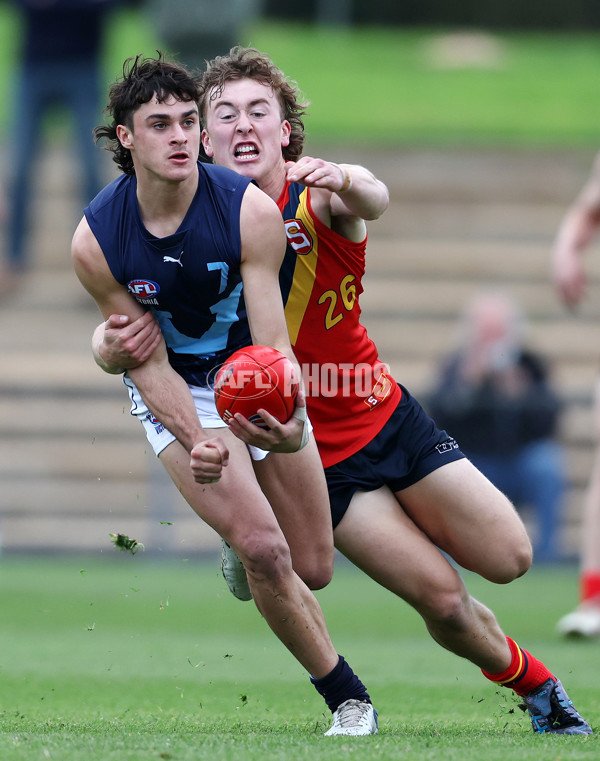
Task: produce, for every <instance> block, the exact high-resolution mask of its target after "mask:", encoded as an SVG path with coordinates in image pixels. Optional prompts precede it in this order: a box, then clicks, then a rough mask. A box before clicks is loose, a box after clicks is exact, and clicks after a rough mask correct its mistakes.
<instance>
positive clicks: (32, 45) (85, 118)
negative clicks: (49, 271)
mask: <svg viewBox="0 0 600 761" xmlns="http://www.w3.org/2000/svg"><path fill="white" fill-rule="evenodd" d="M12 3H13V5H14V6H16V7H17V8H18V9H19V11H20V13H21V21H22V29H23V38H22V53H21V63H20V68H19V71H18V74H17V81H16V88H17V91H16V100H15V108H14V113H13V126H12V131H11V133H10V134H9V136H8V141H9V142H8V150H7V155H8V159H9V162H10V169H9V171H10V177H9V178H8V192H7V240H6V260H7V261H6V267H5V269H6V271H5V272H4V273H3V276H2V278H1V282H0V290H3V291H5V292H6V291H9V290H11V289H12V288H13V287H15V286H16V285H17V284H18V281H19V279H20V276H21V275H22V274H23V273H24V272H25V271H26V270H27V268H28V267H29V266H30V264H31V252H30V251H29V249H28V241H27V238H28V234H29V230H30V227H31V224H32V219H31V217H32V214H31V206H32V200H33V197H34V189H35V183H36V177H37V176H38V174H37V172H38V170H37V166H36V162H37V159H38V157H39V147H40V143H41V141H42V136H43V129H44V116H45V115H46V113H47V112H48V111H49V110H50V109H51V108H53V107H56V106H59V107H64V108H66V109H67V110H68V111H69V112H70V114H71V115H72V118H73V127H74V130H73V142H74V143H75V144H76V147H75V148H74V149H73V153H78V155H79V160H80V167H81V184H80V188H81V197H82V200H83V201H84V204H85V203H87V202H88V201H89V200H90V199H92V198H93V197H94V196H95V195H96V193H97V192H98V191H99V190H100V188H101V187H102V185H103V184H104V182H103V178H102V177H101V163H100V158H99V156H98V151H96V150H95V146H94V142H93V138H92V130H93V128H94V127H95V125H96V124H97V123H98V120H99V117H100V113H101V108H102V106H101V104H102V89H103V87H102V84H103V83H102V75H101V66H102V61H101V55H102V46H103V42H104V31H105V26H106V21H107V18H108V14H109V12H110V11H111V10H112V9H113V8H114V7H115V6H116V5H118V4H120V2H119V0H12ZM82 205H83V204H82Z"/></svg>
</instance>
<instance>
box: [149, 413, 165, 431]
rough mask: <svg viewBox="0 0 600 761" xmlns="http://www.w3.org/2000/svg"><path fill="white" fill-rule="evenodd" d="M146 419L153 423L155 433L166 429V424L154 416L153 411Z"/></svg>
mask: <svg viewBox="0 0 600 761" xmlns="http://www.w3.org/2000/svg"><path fill="white" fill-rule="evenodd" d="M146 420H147V421H148V422H149V423H152V425H153V426H154V432H155V433H162V432H163V431H164V430H165V427H164V425H163V424H162V423H161V422H160V420H159V419H158V418H156V417H154V415H153V414H152V413H151V412H148V413H147V415H146Z"/></svg>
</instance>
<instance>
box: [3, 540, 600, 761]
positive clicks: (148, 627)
mask: <svg viewBox="0 0 600 761" xmlns="http://www.w3.org/2000/svg"><path fill="white" fill-rule="evenodd" d="M468 581H469V585H470V587H471V590H472V592H473V593H474V594H475V595H476V596H478V597H479V598H481V599H483V600H485V601H486V602H487V603H489V604H490V605H492V607H494V609H495V611H496V613H497V615H498V617H499V618H500V620H501V622H502V624H503V625H504V627H505V629H506V630H507V631H509V632H510V633H511V634H512V635H513V636H514V637H515V638H516V639H517V640H519V641H521V642H522V644H523V645H524V646H526V647H529V648H530V649H531V650H533V651H534V652H535V653H536V654H538V656H539V657H541V658H542V659H544V660H545V661H546V662H547V663H548V665H549V666H550V667H551V668H553V669H554V670H555V671H556V672H557V674H558V675H559V676H560V677H561V678H562V680H563V682H564V683H565V685H566V687H567V689H568V690H569V692H570V694H571V697H573V698H574V699H575V701H576V704H577V706H578V708H580V710H581V711H582V713H584V714H585V715H586V717H587V718H588V720H589V721H590V722H591V724H592V725H593V726H594V727H596V728H597V729H600V690H599V688H598V685H599V684H600V659H599V658H598V643H588V642H563V641H561V640H559V639H558V637H557V636H556V635H555V634H554V625H555V622H556V619H557V617H558V616H559V615H560V614H561V613H563V612H564V608H565V604H568V603H567V601H570V600H573V599H574V596H575V593H576V575H575V571H574V569H548V570H544V571H543V572H542V571H538V570H533V571H532V572H530V574H528V575H527V576H526V577H525V578H524V579H521V580H519V581H518V582H516V583H515V584H513V585H511V586H510V587H494V586H493V585H490V584H487V583H484V582H482V581H481V580H479V579H477V578H475V577H471V576H469V577H468ZM318 596H319V599H320V601H321V603H322V605H323V607H324V609H325V611H326V614H327V617H328V621H329V626H330V630H331V632H332V636H333V638H334V641H335V643H336V646H337V647H338V649H339V650H340V652H342V653H344V655H345V656H346V657H347V658H348V659H349V660H350V661H351V662H352V664H353V665H354V666H355V668H356V670H357V671H358V672H359V673H360V675H361V677H362V679H363V680H364V681H365V682H366V683H367V685H368V688H369V690H370V692H371V696H372V698H373V700H374V702H375V704H376V706H377V708H378V709H379V711H380V734H379V735H378V736H376V737H368V738H354V739H351V738H324V737H322V732H323V731H324V730H325V729H327V728H328V726H329V715H326V711H325V709H324V704H323V702H322V700H321V698H320V697H319V696H318V695H317V693H316V692H315V690H314V689H313V687H312V686H311V685H310V684H309V682H308V680H307V677H306V675H305V673H304V672H303V670H302V669H301V668H300V667H299V666H298V664H297V663H296V662H295V660H294V659H293V658H292V657H291V655H289V654H288V653H287V651H286V650H285V649H284V648H283V647H282V646H281V644H280V643H279V642H278V641H277V640H276V639H275V638H274V636H273V635H271V633H270V632H269V631H268V629H267V627H266V624H265V623H264V621H263V620H262V619H261V618H260V616H259V615H258V613H257V611H256V609H255V608H254V606H253V605H252V604H244V603H239V602H237V601H236V600H234V599H233V598H232V597H231V596H230V595H229V593H228V591H227V590H226V588H225V587H224V584H223V582H222V581H221V579H220V574H219V571H218V567H217V558H215V559H214V562H211V563H207V562H205V561H202V562H199V561H196V560H188V561H165V562H157V561H152V560H150V559H148V558H145V557H143V556H142V555H141V554H138V555H136V556H135V557H132V556H130V555H121V554H117V553H116V552H113V551H112V550H107V553H106V555H104V556H102V557H101V558H99V559H94V560H92V559H89V558H85V559H82V558H68V557H67V558H60V557H56V558H50V559H26V558H18V557H14V556H4V557H3V558H2V559H1V562H0V610H1V611H2V626H1V628H0V653H1V655H0V727H1V731H0V758H2V759H6V760H7V761H34V760H35V761H38V760H40V759H60V760H61V761H75V760H77V761H84V760H85V761H88V760H89V761H96V760H97V761H112V759H119V760H120V761H122V760H123V759H132V760H136V761H137V760H138V759H140V760H141V759H144V761H147V759H154V758H155V759H177V761H187V760H189V761H191V760H192V759H194V760H197V759H211V760H214V761H221V760H222V759H235V760H236V761H237V760H239V759H243V761H259V760H260V761H265V759H268V760H269V761H271V760H273V761H278V760H279V759H281V760H282V761H283V759H286V760H293V759H304V758H307V759H308V758H318V759H320V760H321V759H323V760H324V761H329V760H330V759H341V758H344V759H382V760H385V759H410V760H411V761H421V760H425V759H427V760H429V759H431V761H433V759H436V760H437V759H439V758H444V759H448V761H454V760H457V761H458V760H459V759H460V761H465V760H466V759H469V761H470V760H471V759H472V760H473V761H482V760H483V759H486V761H513V760H514V761H538V759H539V758H544V759H552V760H554V761H570V760H571V759H572V760H575V759H590V760H591V759H597V758H598V754H599V753H600V744H599V743H600V739H599V738H600V735H595V736H592V737H588V738H585V737H584V738H573V737H571V738H568V737H567V738H566V737H540V736H535V735H533V733H531V732H530V728H529V721H528V719H527V718H526V717H525V715H524V714H523V713H522V712H521V711H520V709H519V708H518V707H517V705H516V702H515V701H514V700H513V699H512V698H511V696H510V694H509V693H508V692H507V691H506V690H504V691H503V690H498V689H496V688H494V686H493V685H491V684H490V683H488V682H487V681H486V680H485V679H484V678H483V677H482V676H481V674H480V673H479V672H478V670H477V669H476V668H475V667H473V666H472V665H471V664H469V663H467V662H466V661H462V660H459V659H457V658H456V657H455V656H452V655H450V654H449V653H446V652H445V651H443V650H441V649H440V648H439V647H438V646H436V645H435V644H434V643H433V642H432V641H431V640H430V639H429V637H428V636H427V635H426V634H425V632H424V629H423V625H422V623H421V621H420V619H419V618H418V617H417V616H416V614H415V613H414V611H412V610H411V609H410V608H408V607H407V606H406V605H404V604H403V603H400V602H398V601H396V600H395V599H394V598H393V597H392V596H391V595H390V594H389V593H387V592H386V591H384V590H383V589H381V588H379V587H377V586H375V585H374V584H373V583H372V582H370V581H369V580H368V579H367V578H366V577H364V576H363V575H361V574H359V573H358V572H357V571H355V570H354V569H353V568H352V567H350V566H348V565H347V564H345V563H341V564H340V565H339V567H338V570H337V572H336V576H335V578H334V581H333V582H332V584H331V585H330V586H329V587H328V588H327V589H326V590H323V591H322V592H319V593H318ZM542 754H543V755H542Z"/></svg>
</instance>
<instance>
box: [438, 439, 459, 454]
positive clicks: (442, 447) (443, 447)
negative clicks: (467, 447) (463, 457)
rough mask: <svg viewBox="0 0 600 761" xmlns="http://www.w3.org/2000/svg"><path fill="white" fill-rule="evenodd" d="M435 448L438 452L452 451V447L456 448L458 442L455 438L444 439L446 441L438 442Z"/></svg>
mask: <svg viewBox="0 0 600 761" xmlns="http://www.w3.org/2000/svg"><path fill="white" fill-rule="evenodd" d="M436 449H437V451H438V452H439V453H440V454H446V453H447V452H452V450H453V449H458V444H457V443H456V440H455V439H446V441H442V443H441V444H438V445H437V446H436Z"/></svg>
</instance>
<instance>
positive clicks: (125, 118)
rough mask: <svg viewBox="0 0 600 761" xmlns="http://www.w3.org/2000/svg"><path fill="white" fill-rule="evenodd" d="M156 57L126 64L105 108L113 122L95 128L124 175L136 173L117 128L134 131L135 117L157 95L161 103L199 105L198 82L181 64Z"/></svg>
mask: <svg viewBox="0 0 600 761" xmlns="http://www.w3.org/2000/svg"><path fill="white" fill-rule="evenodd" d="M157 53H158V57H157V58H144V57H143V56H141V55H137V56H135V57H133V58H128V59H127V60H126V61H125V63H124V64H123V76H122V77H121V78H119V79H117V81H116V82H115V83H114V84H113V85H112V87H111V88H110V90H109V93H108V105H107V106H106V108H105V109H104V111H105V113H108V114H109V115H110V116H111V117H112V119H111V122H110V124H107V125H101V126H99V127H96V128H95V129H94V138H95V140H96V142H98V141H99V140H101V139H103V138H105V139H106V140H107V141H108V145H106V146H105V148H106V150H108V151H111V152H112V154H113V161H114V162H115V163H116V164H117V166H118V167H119V169H120V170H121V171H122V172H124V173H125V174H129V175H133V174H135V171H134V168H133V159H132V158H131V151H130V150H129V149H128V148H124V147H123V146H122V145H121V142H120V141H119V138H118V137H117V126H118V125H119V124H123V125H125V126H126V127H128V128H129V129H133V114H134V113H135V111H137V109H138V108H139V107H140V106H141V105H143V104H144V103H148V102H149V101H150V100H152V98H153V97H154V96H155V95H156V98H157V100H158V102H159V103H162V102H163V101H165V100H166V99H167V98H169V97H171V96H172V97H174V98H177V100H181V101H183V102H188V101H194V102H195V103H198V100H199V97H200V87H199V82H198V80H197V79H196V78H195V77H194V76H193V75H192V74H191V73H190V72H189V71H188V70H187V69H186V68H184V67H183V66H181V65H180V64H178V63H172V62H169V61H166V60H165V59H164V57H163V54H162V53H161V52H160V51H157Z"/></svg>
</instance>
